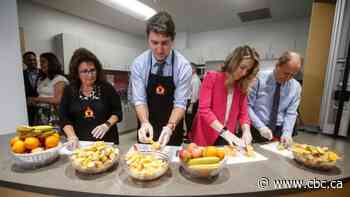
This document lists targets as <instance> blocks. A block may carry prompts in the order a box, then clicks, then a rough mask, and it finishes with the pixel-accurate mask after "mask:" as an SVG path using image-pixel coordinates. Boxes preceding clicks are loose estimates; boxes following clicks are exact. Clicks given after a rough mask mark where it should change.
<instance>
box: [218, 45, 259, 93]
mask: <svg viewBox="0 0 350 197" xmlns="http://www.w3.org/2000/svg"><path fill="white" fill-rule="evenodd" d="M246 58H249V59H252V60H253V61H254V65H253V67H252V68H251V69H250V70H249V71H248V73H247V74H246V75H245V76H243V77H242V78H240V79H239V80H237V81H235V80H234V78H233V73H234V72H235V71H236V70H237V68H238V66H239V64H240V63H241V61H242V60H243V59H246ZM259 62H260V56H259V54H258V52H256V50H255V49H254V48H251V47H249V46H247V45H244V46H239V47H237V48H236V49H235V50H233V52H232V53H230V54H229V55H228V56H227V57H226V59H225V62H224V66H223V67H222V70H221V71H222V72H226V73H227V74H228V78H227V80H226V81H225V85H226V87H227V88H228V89H230V88H232V87H233V85H234V84H237V85H238V87H240V88H241V90H242V91H243V92H244V93H245V94H247V93H248V92H249V90H250V87H251V85H252V82H253V81H254V79H255V77H256V75H257V73H258V72H259Z"/></svg>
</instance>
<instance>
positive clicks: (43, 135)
mask: <svg viewBox="0 0 350 197" xmlns="http://www.w3.org/2000/svg"><path fill="white" fill-rule="evenodd" d="M54 133H56V131H54V130H50V131H45V132H43V133H41V134H40V137H43V138H46V137H49V136H50V135H52V134H54Z"/></svg>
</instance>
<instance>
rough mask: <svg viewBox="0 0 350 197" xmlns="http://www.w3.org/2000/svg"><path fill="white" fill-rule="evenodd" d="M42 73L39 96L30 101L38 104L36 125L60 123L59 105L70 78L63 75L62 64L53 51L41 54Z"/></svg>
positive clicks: (31, 98) (38, 88)
mask: <svg viewBox="0 0 350 197" xmlns="http://www.w3.org/2000/svg"><path fill="white" fill-rule="evenodd" d="M40 67H41V71H42V72H41V75H40V77H39V82H38V87H37V92H38V97H29V101H30V103H34V104H35V105H36V106H37V111H36V113H35V116H34V123H33V124H34V125H47V124H53V125H58V121H59V117H58V106H59V104H60V102H61V98H62V95H63V90H64V86H65V85H67V84H68V80H67V79H66V78H65V77H64V76H63V71H62V65H61V64H60V62H59V61H58V59H57V57H56V55H55V54H53V53H43V54H41V55H40Z"/></svg>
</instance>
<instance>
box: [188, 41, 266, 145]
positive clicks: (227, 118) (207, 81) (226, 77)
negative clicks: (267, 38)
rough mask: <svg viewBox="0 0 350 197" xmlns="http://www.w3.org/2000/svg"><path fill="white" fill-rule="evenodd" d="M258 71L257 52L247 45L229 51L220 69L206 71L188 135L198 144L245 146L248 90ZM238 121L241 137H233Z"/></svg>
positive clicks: (249, 136)
mask: <svg viewBox="0 0 350 197" xmlns="http://www.w3.org/2000/svg"><path fill="white" fill-rule="evenodd" d="M258 70H259V54H258V53H257V52H256V51H255V49H253V48H251V47H249V46H240V47H237V48H236V49H235V50H234V51H233V52H232V53H231V54H229V55H228V56H227V57H226V59H225V62H224V66H223V67H222V70H221V71H220V72H218V71H208V72H207V73H206V75H205V77H204V79H203V82H202V85H201V88H200V93H199V108H198V112H197V114H196V116H195V119H194V122H193V125H192V130H191V132H190V133H189V138H190V139H191V140H192V141H193V142H194V143H196V144H198V145H201V146H210V145H225V144H229V145H234V144H236V145H237V146H240V147H245V146H246V145H248V144H250V143H251V141H252V136H251V133H250V119H249V116H248V98H247V97H248V91H249V89H250V86H251V85H252V82H253V80H254V79H255V77H256V74H257V72H258ZM237 123H239V125H240V129H241V130H242V138H239V137H237V136H236V131H237V128H236V125H237Z"/></svg>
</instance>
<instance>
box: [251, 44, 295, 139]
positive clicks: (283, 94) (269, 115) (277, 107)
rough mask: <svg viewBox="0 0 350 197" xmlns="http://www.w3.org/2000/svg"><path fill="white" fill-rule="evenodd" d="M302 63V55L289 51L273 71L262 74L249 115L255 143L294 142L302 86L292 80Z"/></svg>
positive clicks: (259, 77)
mask: <svg viewBox="0 0 350 197" xmlns="http://www.w3.org/2000/svg"><path fill="white" fill-rule="evenodd" d="M301 64H302V58H301V56H300V55H299V54H298V53H296V52H291V51H287V52H284V53H283V54H282V56H281V57H280V58H279V59H278V62H277V64H276V67H275V69H274V71H273V72H264V73H260V75H259V76H258V78H257V81H256V83H255V85H254V87H253V88H252V91H251V92H250V94H249V110H248V111H249V116H250V118H251V121H252V125H253V129H252V135H253V142H264V141H267V140H273V139H274V140H280V141H281V142H282V143H284V144H286V145H290V144H291V143H292V135H293V131H294V125H295V121H296V118H297V115H298V113H297V109H298V106H299V103H300V95H301V86H300V84H299V82H297V81H296V80H295V79H293V76H294V75H295V74H297V73H298V71H299V70H300V67H301Z"/></svg>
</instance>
